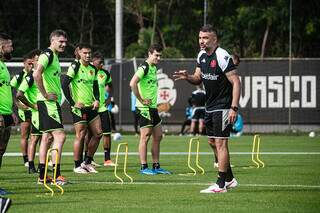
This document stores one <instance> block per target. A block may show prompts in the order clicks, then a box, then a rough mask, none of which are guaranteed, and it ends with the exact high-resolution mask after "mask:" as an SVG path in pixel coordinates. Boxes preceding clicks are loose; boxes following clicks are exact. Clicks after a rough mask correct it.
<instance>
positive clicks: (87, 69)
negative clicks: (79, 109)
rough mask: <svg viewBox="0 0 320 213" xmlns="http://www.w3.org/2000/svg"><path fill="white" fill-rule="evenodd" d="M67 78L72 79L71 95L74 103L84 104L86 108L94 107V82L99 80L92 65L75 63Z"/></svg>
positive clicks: (69, 69) (70, 68)
mask: <svg viewBox="0 0 320 213" xmlns="http://www.w3.org/2000/svg"><path fill="white" fill-rule="evenodd" d="M77 63H78V66H77ZM79 63H80V66H79ZM67 76H69V77H71V78H72V81H71V93H72V99H73V101H74V102H75V103H77V102H80V103H83V104H84V105H85V107H88V106H92V104H93V102H94V101H95V98H94V94H93V82H94V81H95V80H97V69H96V68H95V67H94V66H93V65H91V64H89V65H88V66H84V65H83V64H82V63H81V62H79V61H75V62H73V63H72V64H71V66H70V67H69V68H68V72H67Z"/></svg>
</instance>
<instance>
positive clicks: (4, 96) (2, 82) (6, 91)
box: [0, 60, 13, 115]
mask: <svg viewBox="0 0 320 213" xmlns="http://www.w3.org/2000/svg"><path fill="white" fill-rule="evenodd" d="M0 100H1V101H0V114H1V115H10V114H12V105H13V101H12V91H11V86H10V73H9V71H8V69H7V66H6V65H5V64H4V62H3V61H1V60H0Z"/></svg>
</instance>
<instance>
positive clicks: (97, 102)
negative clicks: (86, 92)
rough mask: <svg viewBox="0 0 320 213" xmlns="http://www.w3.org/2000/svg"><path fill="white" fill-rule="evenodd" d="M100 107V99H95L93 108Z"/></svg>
mask: <svg viewBox="0 0 320 213" xmlns="http://www.w3.org/2000/svg"><path fill="white" fill-rule="evenodd" d="M98 108H99V101H97V100H95V101H94V102H93V106H92V109H93V110H96V109H98Z"/></svg>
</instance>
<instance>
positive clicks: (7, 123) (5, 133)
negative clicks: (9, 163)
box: [0, 115, 13, 168]
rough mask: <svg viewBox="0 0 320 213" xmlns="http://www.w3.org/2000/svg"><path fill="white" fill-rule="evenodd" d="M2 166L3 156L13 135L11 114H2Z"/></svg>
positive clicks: (0, 162) (0, 157) (0, 159)
mask: <svg viewBox="0 0 320 213" xmlns="http://www.w3.org/2000/svg"><path fill="white" fill-rule="evenodd" d="M0 117H1V118H2V119H1V120H0V168H1V165H2V157H3V155H4V153H5V151H6V149H7V145H8V142H9V139H10V135H11V125H12V124H13V119H12V116H11V115H0Z"/></svg>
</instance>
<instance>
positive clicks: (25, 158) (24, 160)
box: [22, 155, 28, 163]
mask: <svg viewBox="0 0 320 213" xmlns="http://www.w3.org/2000/svg"><path fill="white" fill-rule="evenodd" d="M22 157H23V163H27V162H28V155H24V156H22Z"/></svg>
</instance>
